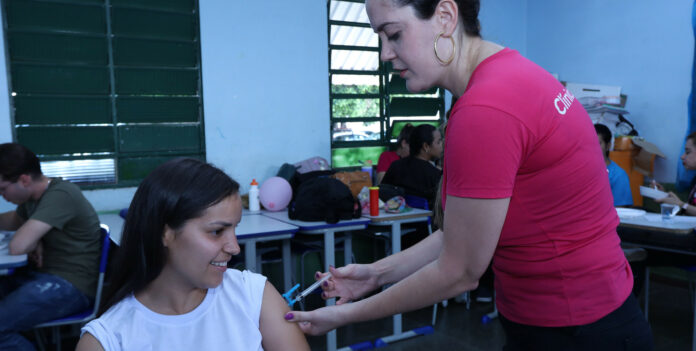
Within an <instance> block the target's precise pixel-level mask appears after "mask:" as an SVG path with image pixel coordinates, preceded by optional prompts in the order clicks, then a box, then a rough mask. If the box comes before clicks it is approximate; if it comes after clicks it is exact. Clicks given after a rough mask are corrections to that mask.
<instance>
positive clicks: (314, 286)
mask: <svg viewBox="0 0 696 351" xmlns="http://www.w3.org/2000/svg"><path fill="white" fill-rule="evenodd" d="M329 278H331V273H329V274H327V275H325V276H324V277H322V278H321V279H319V280H317V281H316V282H314V284H312V285H310V286H309V287H308V288H307V289H304V290H302V292H300V293H299V294H297V295H295V297H293V296H292V294H293V293H294V292H295V291H296V290H297V289H299V288H300V284H299V283H298V284H295V286H293V287H292V289H290V290H288V291H287V292H286V293H284V294H283V298H285V301H287V302H288V306H290V308H292V306H293V305H294V304H295V303H296V302H300V301H302V300H303V299H304V298H305V297H307V295H309V294H311V293H312V291H314V290H316V289H317V288H318V287H319V286H321V284H322V283H323V282H325V281H326V280H327V279H329Z"/></svg>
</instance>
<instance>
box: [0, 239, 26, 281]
mask: <svg viewBox="0 0 696 351" xmlns="http://www.w3.org/2000/svg"><path fill="white" fill-rule="evenodd" d="M13 234H14V232H5V231H0V275H7V274H10V273H12V271H14V269H15V268H17V267H22V266H25V265H26V264H27V255H26V254H24V255H10V248H9V243H10V239H11V238H12V235H13Z"/></svg>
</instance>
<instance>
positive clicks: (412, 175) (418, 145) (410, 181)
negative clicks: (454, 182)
mask: <svg viewBox="0 0 696 351" xmlns="http://www.w3.org/2000/svg"><path fill="white" fill-rule="evenodd" d="M408 144H409V156H408V157H405V158H402V159H400V160H396V161H394V162H393V163H392V164H391V166H389V169H388V170H387V174H385V175H384V178H383V179H382V183H385V184H391V185H395V186H398V187H401V188H403V189H404V191H405V192H406V195H413V196H418V197H422V198H425V199H427V200H428V205H429V208H431V209H432V208H433V203H434V201H435V195H436V194H437V186H438V184H440V178H442V170H440V169H439V168H437V167H436V166H435V165H434V164H433V161H435V160H437V159H440V158H441V157H442V134H440V131H439V130H438V129H437V128H435V127H434V126H432V125H430V124H421V125H419V126H417V127H416V128H414V129H413V131H412V132H411V136H410V137H409V139H408Z"/></svg>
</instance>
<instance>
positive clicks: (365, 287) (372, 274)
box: [315, 264, 379, 305]
mask: <svg viewBox="0 0 696 351" xmlns="http://www.w3.org/2000/svg"><path fill="white" fill-rule="evenodd" d="M329 272H330V273H331V278H329V279H328V280H327V281H325V282H324V284H322V287H321V288H322V290H324V292H323V293H322V294H321V297H322V298H323V299H325V300H326V299H330V298H334V297H339V299H338V300H337V301H336V304H337V305H341V304H344V303H346V302H350V301H353V300H355V299H358V298H361V297H363V296H365V295H367V294H368V293H369V292H371V291H373V290H375V289H377V288H379V283H378V277H377V271H376V270H375V269H374V268H373V266H372V265H370V264H349V265H347V266H345V267H340V268H334V267H329ZM327 274H328V273H321V272H317V273H316V274H315V278H316V279H317V280H319V279H321V278H322V277H324V276H325V275H327Z"/></svg>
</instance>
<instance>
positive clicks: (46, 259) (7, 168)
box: [0, 143, 100, 350]
mask: <svg viewBox="0 0 696 351" xmlns="http://www.w3.org/2000/svg"><path fill="white" fill-rule="evenodd" d="M0 194H2V196H3V197H4V198H5V200H7V201H9V202H12V203H14V204H16V205H17V208H16V210H15V211H9V212H5V213H2V214H0V230H12V231H16V232H15V234H14V237H13V238H12V240H11V241H10V244H9V252H10V254H11V255H20V254H29V257H30V261H32V262H31V263H33V265H32V266H31V267H29V266H27V267H22V268H21V269H18V270H17V271H15V273H14V274H11V275H7V276H0V350H7V349H11V350H34V347H33V345H32V344H31V343H30V342H29V341H28V340H26V339H25V338H24V337H22V336H21V335H20V334H19V332H20V331H23V330H29V329H31V328H32V327H34V326H35V325H36V324H40V323H43V322H47V321H51V320H54V319H57V318H60V317H64V316H67V315H70V314H73V313H77V312H80V311H82V310H84V309H86V308H88V307H89V306H90V304H91V302H92V300H93V299H94V293H95V290H96V286H97V275H98V271H99V255H100V230H99V218H98V217H97V214H96V212H95V211H94V208H92V205H91V204H90V203H89V202H88V201H87V199H85V197H84V196H83V195H82V192H81V191H80V189H79V188H78V187H77V186H75V185H74V184H72V183H70V182H66V181H63V180H61V179H60V178H48V177H46V176H44V175H43V173H41V165H40V163H39V159H38V158H37V157H36V155H34V153H33V152H31V150H29V149H27V148H26V147H24V146H22V145H19V144H15V143H6V144H0Z"/></svg>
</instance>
